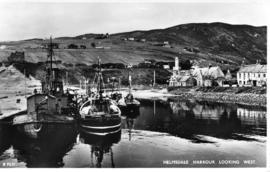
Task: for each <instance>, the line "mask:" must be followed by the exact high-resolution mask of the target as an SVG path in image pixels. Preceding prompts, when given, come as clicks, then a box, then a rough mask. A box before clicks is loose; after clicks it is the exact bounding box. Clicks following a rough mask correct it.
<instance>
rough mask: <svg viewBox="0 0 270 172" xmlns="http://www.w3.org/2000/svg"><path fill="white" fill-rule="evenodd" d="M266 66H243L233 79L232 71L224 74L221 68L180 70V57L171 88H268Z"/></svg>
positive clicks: (176, 63) (172, 77)
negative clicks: (230, 86) (232, 86)
mask: <svg viewBox="0 0 270 172" xmlns="http://www.w3.org/2000/svg"><path fill="white" fill-rule="evenodd" d="M266 79H267V77H266V65H261V64H258V63H257V64H252V65H243V66H241V68H240V70H239V71H238V72H237V77H236V78H233V77H232V74H231V72H230V70H227V72H226V74H224V73H223V71H222V70H221V68H220V67H219V66H211V65H210V66H208V67H203V68H201V67H198V66H193V67H192V68H191V69H190V70H180V69H179V60H178V57H176V58H175V66H174V68H173V74H172V76H171V78H170V80H169V86H170V87H179V86H182V87H192V86H200V87H212V86H229V85H228V83H230V85H234V86H240V87H242V86H266Z"/></svg>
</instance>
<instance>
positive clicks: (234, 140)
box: [0, 99, 266, 167]
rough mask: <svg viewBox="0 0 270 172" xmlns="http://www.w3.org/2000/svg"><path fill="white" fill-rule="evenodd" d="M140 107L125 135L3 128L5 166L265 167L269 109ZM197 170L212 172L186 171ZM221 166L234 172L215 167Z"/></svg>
mask: <svg viewBox="0 0 270 172" xmlns="http://www.w3.org/2000/svg"><path fill="white" fill-rule="evenodd" d="M140 102H141V107H140V113H130V114H123V119H122V125H121V126H122V130H120V131H116V132H115V133H114V134H110V135H107V136H97V135H94V134H91V133H87V132H85V131H81V130H78V128H77V127H76V125H60V124H54V125H53V124H47V125H45V124H43V125H41V124H28V125H21V126H19V127H12V126H8V125H0V165H1V164H2V163H3V162H9V161H12V162H15V163H16V164H15V165H16V166H27V167H164V164H163V163H162V162H163V160H189V161H190V162H192V161H193V160H194V159H196V160H207V159H209V160H216V161H218V160H225V159H232V160H234V159H236V160H245V159H253V160H255V161H256V164H254V165H248V164H243V163H242V164H240V165H238V166H240V167H251V166H252V167H264V166H265V164H266V156H265V151H266V143H265V141H266V109H265V108H263V107H251V106H244V105H237V104H223V103H211V102H203V101H195V100H179V99H169V100H168V101H161V100H140ZM175 166H177V167H183V165H175ZM193 166H194V167H207V165H194V164H192V163H191V164H189V165H186V166H185V167H193ZM220 166H223V167H231V166H230V165H226V164H224V165H219V164H215V165H213V166H211V167H220ZM236 166H237V165H236ZM166 167H171V166H166Z"/></svg>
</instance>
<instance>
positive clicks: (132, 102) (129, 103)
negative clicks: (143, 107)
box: [118, 72, 140, 114]
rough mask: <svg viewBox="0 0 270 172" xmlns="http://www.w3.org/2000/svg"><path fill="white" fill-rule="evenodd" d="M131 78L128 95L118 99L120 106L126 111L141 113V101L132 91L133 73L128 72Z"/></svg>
mask: <svg viewBox="0 0 270 172" xmlns="http://www.w3.org/2000/svg"><path fill="white" fill-rule="evenodd" d="M128 76H129V77H128V78H129V93H128V94H127V96H126V97H124V98H122V99H120V100H118V107H119V108H120V109H121V111H122V112H123V114H124V113H139V111H140V102H139V101H138V100H136V99H135V98H134V96H133V94H132V92H131V75H130V72H128Z"/></svg>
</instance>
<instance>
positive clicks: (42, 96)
mask: <svg viewBox="0 0 270 172" xmlns="http://www.w3.org/2000/svg"><path fill="white" fill-rule="evenodd" d="M53 54H54V53H53V43H52V38H50V43H49V44H48V60H47V63H46V77H45V79H44V81H43V82H42V88H41V92H40V93H38V91H37V90H35V91H34V94H33V95H31V96H29V97H27V114H24V115H19V116H15V117H14V118H13V125H19V124H25V123H51V122H61V123H62V122H63V123H66V122H72V121H73V119H74V117H75V116H76V114H77V101H76V96H75V95H72V94H70V93H69V91H68V90H67V91H66V92H64V86H63V81H62V76H61V71H60V69H59V68H58V67H57V64H56V61H53Z"/></svg>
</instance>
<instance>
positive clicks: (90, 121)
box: [79, 116, 121, 135]
mask: <svg viewBox="0 0 270 172" xmlns="http://www.w3.org/2000/svg"><path fill="white" fill-rule="evenodd" d="M79 126H80V128H81V129H82V130H83V131H84V132H87V133H89V134H94V135H107V134H112V133H115V132H117V131H119V130H120V129H121V117H120V116H113V117H112V116H110V117H105V116H100V117H88V118H85V119H82V118H81V119H80V120H79Z"/></svg>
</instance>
